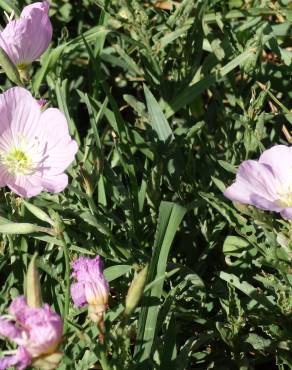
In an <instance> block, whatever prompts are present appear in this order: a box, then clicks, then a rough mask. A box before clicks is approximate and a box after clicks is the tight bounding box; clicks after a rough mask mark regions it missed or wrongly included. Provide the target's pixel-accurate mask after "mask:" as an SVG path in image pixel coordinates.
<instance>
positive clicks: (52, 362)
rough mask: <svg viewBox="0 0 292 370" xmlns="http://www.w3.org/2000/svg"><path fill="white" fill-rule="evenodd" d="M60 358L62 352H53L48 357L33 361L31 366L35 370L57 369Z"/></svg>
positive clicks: (44, 356)
mask: <svg viewBox="0 0 292 370" xmlns="http://www.w3.org/2000/svg"><path fill="white" fill-rule="evenodd" d="M62 357H63V353H62V352H55V353H52V354H50V355H43V356H40V357H37V358H36V359H35V360H33V361H32V366H33V367H34V368H36V369H41V370H54V369H56V368H57V367H58V365H59V362H60V361H61V358H62Z"/></svg>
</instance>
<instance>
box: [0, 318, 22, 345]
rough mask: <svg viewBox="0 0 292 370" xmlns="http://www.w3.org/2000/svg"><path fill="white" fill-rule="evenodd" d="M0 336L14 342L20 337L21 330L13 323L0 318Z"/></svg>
mask: <svg viewBox="0 0 292 370" xmlns="http://www.w3.org/2000/svg"><path fill="white" fill-rule="evenodd" d="M0 336H1V337H6V338H8V339H10V340H15V339H16V338H19V337H20V336H21V330H20V329H19V328H17V327H16V325H15V323H14V322H12V321H9V320H5V319H1V318H0Z"/></svg>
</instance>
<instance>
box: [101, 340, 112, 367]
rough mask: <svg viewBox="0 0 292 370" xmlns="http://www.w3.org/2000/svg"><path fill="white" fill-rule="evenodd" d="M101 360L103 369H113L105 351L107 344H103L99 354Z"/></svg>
mask: <svg viewBox="0 0 292 370" xmlns="http://www.w3.org/2000/svg"><path fill="white" fill-rule="evenodd" d="M99 362H100V364H101V367H102V370H111V368H110V365H109V363H108V359H107V355H106V353H105V346H104V345H103V346H102V349H101V351H100V356H99Z"/></svg>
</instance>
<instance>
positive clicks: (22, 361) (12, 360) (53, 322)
mask: <svg viewBox="0 0 292 370" xmlns="http://www.w3.org/2000/svg"><path fill="white" fill-rule="evenodd" d="M8 313H9V315H6V316H3V317H0V336H1V337H5V338H7V339H9V340H11V341H12V342H14V343H16V344H17V345H18V348H17V349H16V350H15V351H14V353H13V354H11V352H12V351H9V355H8V356H4V357H2V358H0V370H4V369H8V368H9V367H11V366H15V367H16V368H17V369H18V370H22V369H25V368H26V367H28V366H29V365H30V364H33V363H34V361H38V359H39V358H41V357H43V356H48V355H51V354H53V353H56V352H58V348H59V345H60V343H61V339H62V332H63V324H62V320H61V318H60V316H59V315H58V314H56V313H55V312H53V311H52V310H51V309H50V307H49V306H48V305H47V304H45V305H44V306H43V307H39V308H32V307H29V306H28V305H27V303H26V299H25V298H24V297H23V296H21V297H17V298H15V299H14V300H13V301H12V303H11V305H10V307H9V309H8Z"/></svg>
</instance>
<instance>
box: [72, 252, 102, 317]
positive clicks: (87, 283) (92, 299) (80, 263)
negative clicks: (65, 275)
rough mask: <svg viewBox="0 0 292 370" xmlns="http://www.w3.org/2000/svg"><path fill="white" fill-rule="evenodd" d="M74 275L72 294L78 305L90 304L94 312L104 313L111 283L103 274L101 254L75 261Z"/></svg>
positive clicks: (90, 308) (90, 309)
mask: <svg viewBox="0 0 292 370" xmlns="http://www.w3.org/2000/svg"><path fill="white" fill-rule="evenodd" d="M72 267H73V273H72V275H71V276H72V277H73V278H75V279H76V282H75V283H73V284H72V285H71V296H72V299H73V302H74V304H75V305H76V306H79V307H83V306H86V305H88V306H89V312H90V313H92V314H97V315H99V314H102V313H103V312H104V311H105V310H106V308H107V304H108V296H109V285H108V282H107V281H106V279H105V277H104V275H103V266H102V261H101V258H100V256H96V257H95V258H88V257H80V258H78V260H76V261H75V262H73V265H72Z"/></svg>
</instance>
